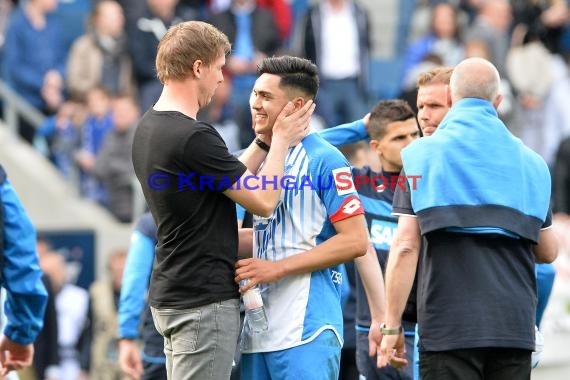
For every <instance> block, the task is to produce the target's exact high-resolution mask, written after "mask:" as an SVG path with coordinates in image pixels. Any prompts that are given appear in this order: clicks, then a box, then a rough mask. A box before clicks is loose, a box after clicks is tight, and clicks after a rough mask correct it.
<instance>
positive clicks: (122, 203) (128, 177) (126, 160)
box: [93, 96, 140, 223]
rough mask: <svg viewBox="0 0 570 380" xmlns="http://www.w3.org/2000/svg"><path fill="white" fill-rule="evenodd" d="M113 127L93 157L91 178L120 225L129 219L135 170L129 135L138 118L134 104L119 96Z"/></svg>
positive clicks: (131, 135) (131, 139) (132, 101)
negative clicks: (96, 180)
mask: <svg viewBox="0 0 570 380" xmlns="http://www.w3.org/2000/svg"><path fill="white" fill-rule="evenodd" d="M112 112H113V126H114V128H113V129H112V130H111V131H110V132H109V133H108V134H107V136H106V137H105V141H104V142H103V146H102V147H101V151H100V152H99V154H97V156H96V158H95V166H94V167H93V175H94V176H95V177H97V178H98V179H99V180H100V181H101V183H102V185H103V187H104V188H105V190H106V192H107V201H106V202H105V206H106V207H107V209H108V210H109V211H110V212H111V213H112V214H113V215H114V216H115V218H117V219H118V220H119V221H120V222H122V223H129V222H131V220H132V217H133V184H134V180H135V171H134V169H133V162H132V159H131V151H132V145H133V135H134V132H135V126H136V123H137V121H138V120H139V117H140V111H139V107H138V105H137V103H136V101H135V100H134V99H133V98H132V97H129V96H121V97H118V98H116V99H115V100H114V101H113V106H112Z"/></svg>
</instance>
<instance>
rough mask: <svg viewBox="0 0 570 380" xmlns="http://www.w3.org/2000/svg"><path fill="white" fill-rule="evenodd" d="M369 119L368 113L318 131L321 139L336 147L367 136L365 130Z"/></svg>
mask: <svg viewBox="0 0 570 380" xmlns="http://www.w3.org/2000/svg"><path fill="white" fill-rule="evenodd" d="M369 119H370V114H366V116H364V118H362V119H360V120H355V121H353V122H352V123H347V124H341V125H337V126H336V127H334V128H327V129H323V130H322V131H319V132H318V133H319V135H320V136H321V137H322V138H323V139H325V140H326V141H327V142H329V143H330V144H332V145H334V146H336V147H339V146H341V145H345V144H353V143H357V142H359V141H361V140H365V139H367V138H368V137H369V136H368V130H367V126H368V120H369Z"/></svg>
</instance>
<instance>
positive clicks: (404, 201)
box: [392, 170, 415, 215]
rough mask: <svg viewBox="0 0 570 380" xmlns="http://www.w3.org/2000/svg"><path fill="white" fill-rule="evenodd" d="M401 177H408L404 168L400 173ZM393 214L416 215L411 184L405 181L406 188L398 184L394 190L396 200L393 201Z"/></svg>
mask: <svg viewBox="0 0 570 380" xmlns="http://www.w3.org/2000/svg"><path fill="white" fill-rule="evenodd" d="M400 177H401V178H405V177H406V173H405V172H404V170H402V172H401V173H400ZM392 214H394V215H415V212H414V210H413V208H412V194H411V192H410V184H409V183H408V181H405V182H404V189H402V188H401V187H400V186H396V189H395V192H394V201H393V202H392Z"/></svg>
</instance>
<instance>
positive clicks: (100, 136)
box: [75, 87, 113, 203]
mask: <svg viewBox="0 0 570 380" xmlns="http://www.w3.org/2000/svg"><path fill="white" fill-rule="evenodd" d="M87 112H88V114H87V119H86V120H85V125H84V126H83V131H82V136H81V149H80V150H79V151H78V152H77V153H76V155H75V159H76V161H77V164H78V165H79V167H80V168H81V170H82V173H81V184H80V185H81V194H82V195H83V196H85V197H87V198H89V199H91V200H94V201H97V202H100V203H104V202H105V200H106V194H105V189H104V188H103V186H102V185H101V184H100V183H99V181H98V180H97V179H96V178H95V177H94V176H92V175H91V172H92V171H93V168H94V166H95V159H96V157H97V155H98V154H99V151H100V150H101V148H102V147H103V142H104V141H105V137H106V136H107V134H108V133H109V132H110V131H111V130H112V129H113V113H112V110H111V98H110V97H109V94H107V92H106V91H105V90H104V89H102V88H100V87H96V88H93V89H92V90H91V91H89V92H88V94H87Z"/></svg>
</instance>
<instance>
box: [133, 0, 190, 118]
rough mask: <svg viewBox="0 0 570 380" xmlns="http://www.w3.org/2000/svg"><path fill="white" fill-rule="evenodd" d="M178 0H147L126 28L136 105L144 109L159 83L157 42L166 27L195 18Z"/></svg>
mask: <svg viewBox="0 0 570 380" xmlns="http://www.w3.org/2000/svg"><path fill="white" fill-rule="evenodd" d="M177 5H178V0H147V9H146V12H145V14H144V15H143V16H142V17H140V18H139V19H137V21H136V23H135V25H132V26H129V27H128V28H127V33H128V38H129V49H130V52H131V58H132V61H133V66H134V72H135V79H136V81H137V85H138V91H139V102H140V108H141V110H142V111H143V112H146V111H147V110H148V109H149V108H150V107H151V106H152V105H153V104H154V103H155V102H156V101H157V100H158V97H159V96H160V93H161V91H162V84H161V83H160V81H159V80H158V79H157V77H156V70H155V58H156V52H157V49H158V42H159V41H160V39H161V38H162V36H164V34H165V33H166V31H167V30H168V28H170V27H171V26H173V25H176V24H178V23H179V22H181V21H187V20H194V19H196V18H197V17H198V15H197V14H196V13H194V12H193V11H192V9H191V8H187V7H184V8H180V7H178V6H177Z"/></svg>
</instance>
